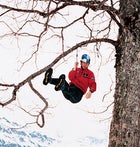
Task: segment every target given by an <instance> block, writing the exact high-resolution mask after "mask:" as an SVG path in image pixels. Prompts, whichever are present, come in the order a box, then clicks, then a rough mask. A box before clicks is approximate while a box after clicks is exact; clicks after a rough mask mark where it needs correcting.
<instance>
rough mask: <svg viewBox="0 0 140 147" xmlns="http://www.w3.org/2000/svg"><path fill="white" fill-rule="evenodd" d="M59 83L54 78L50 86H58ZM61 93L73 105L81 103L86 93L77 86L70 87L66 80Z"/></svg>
mask: <svg viewBox="0 0 140 147" xmlns="http://www.w3.org/2000/svg"><path fill="white" fill-rule="evenodd" d="M57 83H58V79H55V78H52V79H51V82H50V84H53V85H56V84H57ZM61 91H62V93H63V95H64V97H65V98H66V99H67V100H69V101H71V102H72V103H78V102H80V101H81V99H82V96H83V94H84V92H83V91H82V90H81V89H79V88H78V87H76V86H75V85H73V84H72V85H69V84H68V83H67V81H66V80H65V83H64V85H63V86H62V88H61Z"/></svg>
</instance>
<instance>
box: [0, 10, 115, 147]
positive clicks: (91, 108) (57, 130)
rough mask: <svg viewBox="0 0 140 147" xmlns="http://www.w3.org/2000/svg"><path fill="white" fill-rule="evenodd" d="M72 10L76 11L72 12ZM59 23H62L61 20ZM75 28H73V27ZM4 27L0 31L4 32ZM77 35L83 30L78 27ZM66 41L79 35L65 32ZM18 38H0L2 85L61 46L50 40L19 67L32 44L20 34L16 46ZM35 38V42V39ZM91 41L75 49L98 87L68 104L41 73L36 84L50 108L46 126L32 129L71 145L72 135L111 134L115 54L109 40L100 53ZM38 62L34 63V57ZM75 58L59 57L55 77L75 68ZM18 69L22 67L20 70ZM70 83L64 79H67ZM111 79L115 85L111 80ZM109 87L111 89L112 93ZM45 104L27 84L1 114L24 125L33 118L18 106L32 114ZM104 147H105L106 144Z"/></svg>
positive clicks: (36, 66)
mask: <svg viewBox="0 0 140 147" xmlns="http://www.w3.org/2000/svg"><path fill="white" fill-rule="evenodd" d="M73 13H74V12H73ZM60 23H61V22H60ZM78 27H79V26H75V29H74V30H75V31H77V28H78ZM3 31H4V30H1V31H0V32H1V33H2V32H3ZM81 33H83V32H82V31H81ZM66 35H68V36H67V38H69V39H68V40H67V43H68V45H69V46H70V45H71V44H72V43H73V42H75V40H77V36H73V34H72V33H70V32H68V34H67V33H66ZM16 41H17V40H14V39H13V38H3V39H1V42H0V67H1V70H0V71H1V72H0V83H8V82H10V83H13V82H14V83H18V82H19V81H22V80H24V79H25V78H27V77H28V76H29V75H31V74H32V73H33V72H35V71H37V70H39V69H41V68H43V67H45V66H47V65H48V64H49V63H50V62H51V61H52V60H53V59H54V58H55V57H57V55H58V54H59V53H60V51H61V50H58V51H57V52H56V48H58V47H59V46H60V44H59V42H57V40H56V42H55V43H54V42H53V41H52V42H50V43H49V44H47V46H46V48H41V49H40V51H39V52H38V53H37V56H36V57H34V58H33V59H32V60H30V61H29V62H28V63H26V64H25V65H24V66H23V67H22V62H23V61H25V60H26V59H28V58H29V55H30V53H31V51H32V50H31V51H30V50H28V48H29V46H32V40H31V39H30V38H28V39H27V38H22V41H20V48H19V47H18V46H17V43H16ZM33 41H34V40H33ZM94 49H95V48H93V46H92V45H89V46H88V47H85V48H83V49H82V50H79V49H78V60H80V58H81V56H82V54H84V53H87V54H89V56H90V57H91V64H90V66H89V69H91V70H92V71H93V72H94V74H95V78H96V82H97V91H96V92H95V93H93V94H92V97H91V99H88V100H87V99H86V98H85V96H83V99H82V100H81V102H79V103H77V104H72V103H71V102H69V101H67V100H66V99H65V98H64V97H63V95H62V93H61V92H56V91H55V90H54V86H53V85H50V84H48V85H47V86H44V85H43V84H42V81H43V78H44V73H43V74H41V75H40V76H39V77H37V78H36V79H35V80H34V82H33V83H34V85H35V87H36V88H37V89H39V91H40V92H41V93H42V94H43V96H45V97H46V99H47V100H48V102H49V109H47V110H46V111H45V122H46V123H45V126H44V127H43V128H39V127H38V126H37V125H34V124H31V125H29V127H30V128H31V129H35V130H38V131H39V132H42V133H46V134H48V135H49V136H51V137H58V136H59V137H61V138H63V142H67V143H72V141H73V140H74V139H77V138H79V137H83V136H96V137H97V138H100V139H102V138H107V137H108V134H109V126H110V121H111V116H112V108H113V105H111V106H110V107H108V106H109V105H110V104H112V102H113V93H114V86H115V80H114V79H115V69H114V63H115V57H114V48H113V47H112V46H109V45H107V44H103V45H102V46H101V48H100V53H99V55H98V52H97V51H96V50H94ZM36 58H37V62H36V64H35V59H36ZM75 60H76V51H74V52H73V53H71V54H70V55H68V56H67V57H65V58H64V59H62V60H61V61H60V62H58V63H57V64H56V65H55V66H54V67H53V69H54V73H53V77H59V75H60V74H62V73H64V74H66V75H68V72H69V71H70V70H71V69H72V68H73V65H74V62H75ZM21 67H22V68H21ZM66 79H67V81H69V79H68V77H66ZM112 82H113V83H112ZM110 90H111V91H110ZM10 96H11V90H9V91H8V92H6V93H5V92H4V91H3V90H1V91H0V98H2V99H3V100H5V99H7V98H9V97H10ZM43 106H44V104H43V103H42V101H41V100H40V99H39V98H38V97H37V96H36V95H34V94H32V92H31V90H30V89H29V87H28V85H26V86H24V87H23V88H21V89H20V91H19V92H18V95H17V99H16V101H14V102H12V103H11V104H10V105H8V106H6V107H4V108H2V107H0V114H1V117H6V118H7V119H8V120H11V121H15V122H18V123H19V124H20V125H21V126H24V125H25V124H26V123H27V122H28V123H30V122H33V121H34V118H33V117H31V116H29V115H28V114H27V113H25V112H24V111H23V110H22V109H20V107H22V108H25V109H26V110H28V111H30V112H33V113H35V112H36V111H37V110H38V109H39V108H40V107H41V108H42V107H43ZM104 147H105V146H104Z"/></svg>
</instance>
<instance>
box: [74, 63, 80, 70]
mask: <svg viewBox="0 0 140 147" xmlns="http://www.w3.org/2000/svg"><path fill="white" fill-rule="evenodd" d="M78 64H79V63H78V62H75V63H74V70H76V68H77V67H78Z"/></svg>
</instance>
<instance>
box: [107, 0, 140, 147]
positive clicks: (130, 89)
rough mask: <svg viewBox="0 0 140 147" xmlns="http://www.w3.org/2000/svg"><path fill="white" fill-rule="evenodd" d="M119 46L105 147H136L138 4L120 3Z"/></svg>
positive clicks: (139, 116) (139, 131)
mask: <svg viewBox="0 0 140 147" xmlns="http://www.w3.org/2000/svg"><path fill="white" fill-rule="evenodd" d="M120 14H121V15H120V21H121V24H122V26H123V27H122V28H120V32H119V38H118V39H119V40H120V44H119V46H117V47H116V89H115V95H114V99H115V100H114V111H113V120H112V123H111V128H110V138H109V140H110V141H109V147H140V3H139V0H136V1H132V0H125V1H124V0H120Z"/></svg>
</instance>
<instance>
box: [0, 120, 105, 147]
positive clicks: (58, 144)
mask: <svg viewBox="0 0 140 147" xmlns="http://www.w3.org/2000/svg"><path fill="white" fill-rule="evenodd" d="M10 127H13V128H18V127H19V125H18V124H17V123H14V122H10V121H8V120H7V119H6V118H0V147H107V139H106V138H105V139H104V138H103V139H99V138H95V137H91V136H86V137H81V138H78V139H76V140H72V139H70V140H64V138H65V136H61V137H59V136H57V135H56V138H53V137H49V136H47V135H46V134H43V133H40V132H38V131H35V130H31V129H29V128H27V127H24V128H21V129H12V128H10Z"/></svg>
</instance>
